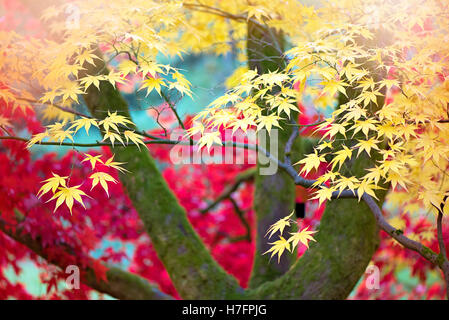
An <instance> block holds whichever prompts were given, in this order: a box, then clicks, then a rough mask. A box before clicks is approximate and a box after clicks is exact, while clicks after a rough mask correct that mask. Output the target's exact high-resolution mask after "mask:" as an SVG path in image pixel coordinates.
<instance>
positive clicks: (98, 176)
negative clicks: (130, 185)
mask: <svg viewBox="0 0 449 320" xmlns="http://www.w3.org/2000/svg"><path fill="white" fill-rule="evenodd" d="M89 179H92V188H91V189H90V190H92V189H93V188H94V187H95V186H96V185H97V184H98V183H100V185H101V186H102V187H103V189H104V191H106V194H107V195H108V197H109V191H108V181H109V182H113V183H117V180H115V179H114V178H113V177H112V176H111V175H109V174H107V173H106V172H95V173H93V174H91V175H90V176H89Z"/></svg>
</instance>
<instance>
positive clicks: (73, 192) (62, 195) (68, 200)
mask: <svg viewBox="0 0 449 320" xmlns="http://www.w3.org/2000/svg"><path fill="white" fill-rule="evenodd" d="M80 186H81V185H78V186H74V187H59V188H58V190H59V191H58V192H56V193H55V194H54V195H53V197H52V198H51V199H50V200H48V201H47V202H49V201H52V200H55V199H57V200H56V206H55V209H54V210H53V212H55V211H56V209H58V208H59V206H60V205H61V204H63V203H64V202H65V204H66V206H67V207H68V208H69V210H70V214H72V206H73V203H74V201H77V202H79V203H80V204H81V205H82V206H83V207H84V209H86V206H85V205H84V203H83V199H82V196H86V197H87V196H88V195H87V194H85V193H84V191H82V190H80V189H79V187H80Z"/></svg>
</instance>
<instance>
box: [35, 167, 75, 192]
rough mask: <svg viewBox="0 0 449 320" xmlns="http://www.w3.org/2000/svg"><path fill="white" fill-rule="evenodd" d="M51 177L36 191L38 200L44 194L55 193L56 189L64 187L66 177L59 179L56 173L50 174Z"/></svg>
mask: <svg viewBox="0 0 449 320" xmlns="http://www.w3.org/2000/svg"><path fill="white" fill-rule="evenodd" d="M52 175H53V177H52V178H48V179H47V180H44V181H43V182H46V184H44V185H43V186H42V187H41V188H40V189H39V191H38V193H37V197H38V198H40V197H42V196H43V195H44V194H46V193H47V192H48V191H50V190H51V191H52V192H53V193H55V191H56V189H57V188H59V186H62V187H65V186H66V182H65V180H66V179H67V178H68V177H61V176H60V175H57V174H56V173H53V172H52Z"/></svg>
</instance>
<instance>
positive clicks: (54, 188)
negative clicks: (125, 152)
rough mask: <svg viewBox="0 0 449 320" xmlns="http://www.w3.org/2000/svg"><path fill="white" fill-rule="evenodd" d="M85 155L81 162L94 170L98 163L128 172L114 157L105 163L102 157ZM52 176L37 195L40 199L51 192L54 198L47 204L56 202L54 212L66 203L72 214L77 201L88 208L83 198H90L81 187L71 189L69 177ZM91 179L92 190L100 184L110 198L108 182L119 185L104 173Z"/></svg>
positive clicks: (96, 173)
mask: <svg viewBox="0 0 449 320" xmlns="http://www.w3.org/2000/svg"><path fill="white" fill-rule="evenodd" d="M84 155H85V156H86V157H85V158H84V159H83V160H82V161H81V162H86V161H89V163H90V165H91V166H92V170H94V169H95V167H96V164H97V163H101V164H103V165H104V166H106V167H110V168H114V169H117V170H119V171H121V172H124V171H126V170H125V169H123V168H122V167H121V166H120V165H122V164H123V163H121V162H116V161H114V156H112V157H111V158H109V159H108V160H106V161H104V162H103V160H101V155H97V156H92V155H90V154H87V153H86V154H84ZM52 175H53V177H51V178H48V179H46V180H44V181H43V182H44V185H43V186H42V187H41V188H40V189H39V191H38V193H37V196H38V198H41V197H42V196H43V195H44V194H46V193H48V192H50V191H51V193H52V194H53V196H52V197H51V198H50V199H49V200H48V201H47V202H49V201H52V200H56V205H55V209H54V211H56V210H57V209H58V208H59V206H61V205H62V204H63V203H65V204H66V206H67V208H68V209H69V211H70V213H72V207H73V204H74V202H75V201H76V202H79V203H80V204H81V205H82V206H83V207H84V208H86V207H85V205H84V202H83V198H82V197H83V196H85V197H89V196H88V195H87V194H86V193H85V192H84V191H82V190H81V189H80V187H81V185H77V186H71V187H69V186H68V184H69V181H70V177H69V176H66V177H62V176H60V175H58V174H55V173H53V172H52ZM89 179H92V188H91V190H92V189H93V188H95V186H97V184H98V183H100V185H101V186H102V188H103V189H104V191H105V192H106V194H107V195H108V197H109V191H108V182H112V183H117V180H116V179H114V178H113V177H112V176H111V175H110V174H108V173H106V172H102V171H96V172H94V173H92V174H91V175H90V176H89Z"/></svg>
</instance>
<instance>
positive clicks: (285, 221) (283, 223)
mask: <svg viewBox="0 0 449 320" xmlns="http://www.w3.org/2000/svg"><path fill="white" fill-rule="evenodd" d="M293 213H295V211H294V210H293V211H292V213H291V214H290V215H288V216H286V217H284V218H282V219H280V220H279V221H278V222H276V223H274V224H273V225H271V226H270V228H269V229H268V231H267V233H266V234H265V237H266V236H267V235H268V234H270V235H269V236H268V239H269V238H271V237H272V236H273V234H275V233H276V232H277V231H279V232H280V233H281V235H282V233H283V232H284V229H285V227H289V226H290V222H291V221H290V218H291V217H292V215H293Z"/></svg>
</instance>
